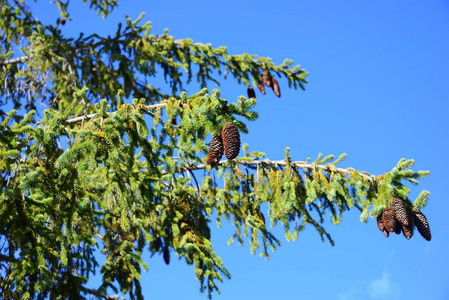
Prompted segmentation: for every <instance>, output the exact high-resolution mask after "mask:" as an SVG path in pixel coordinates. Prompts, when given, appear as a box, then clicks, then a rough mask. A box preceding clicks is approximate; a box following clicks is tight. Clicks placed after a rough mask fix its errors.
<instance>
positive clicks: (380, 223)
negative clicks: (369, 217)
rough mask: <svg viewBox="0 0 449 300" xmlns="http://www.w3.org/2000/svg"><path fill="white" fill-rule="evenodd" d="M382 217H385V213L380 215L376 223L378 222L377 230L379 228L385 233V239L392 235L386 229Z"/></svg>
mask: <svg viewBox="0 0 449 300" xmlns="http://www.w3.org/2000/svg"><path fill="white" fill-rule="evenodd" d="M382 215H383V213H382V214H380V215H378V216H377V218H376V221H377V228H379V230H380V231H382V232H383V234H384V235H385V237H388V236H389V235H390V233H389V232H388V230H387V229H386V228H385V225H384V220H383V218H382Z"/></svg>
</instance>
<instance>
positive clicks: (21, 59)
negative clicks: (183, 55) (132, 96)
mask: <svg viewBox="0 0 449 300" xmlns="http://www.w3.org/2000/svg"><path fill="white" fill-rule="evenodd" d="M123 36H126V35H125V34H122V35H121V36H120V37H123ZM152 41H153V42H154V41H156V38H154V39H153V40H152ZM181 42H182V40H176V41H175V42H174V43H175V44H176V45H179V44H180V43H181ZM108 43H112V41H107V40H105V41H100V42H96V43H93V44H91V45H88V46H83V47H74V49H75V50H77V51H80V50H86V49H92V48H95V47H98V46H103V45H107V44H108ZM193 46H204V44H202V43H198V42H196V43H193ZM30 58H32V56H22V57H17V58H12V59H9V60H4V61H0V66H7V65H15V64H20V63H23V62H26V61H27V60H29V59H30Z"/></svg>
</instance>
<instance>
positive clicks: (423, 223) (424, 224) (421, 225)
mask: <svg viewBox="0 0 449 300" xmlns="http://www.w3.org/2000/svg"><path fill="white" fill-rule="evenodd" d="M413 215H414V220H415V225H416V228H418V232H419V233H420V234H421V236H422V237H423V238H424V239H426V240H427V241H430V240H431V239H432V234H431V233H430V227H429V222H428V221H427V218H426V216H425V215H424V214H423V213H422V212H421V211H419V210H414V211H413Z"/></svg>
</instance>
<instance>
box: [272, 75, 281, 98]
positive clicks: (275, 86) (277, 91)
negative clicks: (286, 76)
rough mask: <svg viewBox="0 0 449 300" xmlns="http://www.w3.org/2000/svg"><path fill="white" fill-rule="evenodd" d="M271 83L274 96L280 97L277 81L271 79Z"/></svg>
mask: <svg viewBox="0 0 449 300" xmlns="http://www.w3.org/2000/svg"><path fill="white" fill-rule="evenodd" d="M271 83H272V84H273V86H272V88H273V92H274V94H275V95H276V96H278V97H279V98H280V97H281V88H280V87H279V83H278V81H277V80H276V79H274V78H272V79H271Z"/></svg>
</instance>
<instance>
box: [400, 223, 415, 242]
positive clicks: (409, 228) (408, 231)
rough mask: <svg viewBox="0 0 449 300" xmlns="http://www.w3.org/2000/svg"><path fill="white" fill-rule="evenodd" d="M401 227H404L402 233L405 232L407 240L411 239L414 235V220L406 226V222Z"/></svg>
mask: <svg viewBox="0 0 449 300" xmlns="http://www.w3.org/2000/svg"><path fill="white" fill-rule="evenodd" d="M401 227H402V233H403V234H404V236H405V238H406V239H407V240H409V239H411V238H412V236H413V228H414V226H413V224H412V222H410V223H409V224H408V226H405V225H404V224H401Z"/></svg>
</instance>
